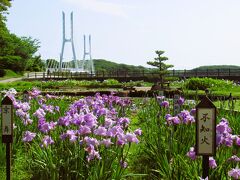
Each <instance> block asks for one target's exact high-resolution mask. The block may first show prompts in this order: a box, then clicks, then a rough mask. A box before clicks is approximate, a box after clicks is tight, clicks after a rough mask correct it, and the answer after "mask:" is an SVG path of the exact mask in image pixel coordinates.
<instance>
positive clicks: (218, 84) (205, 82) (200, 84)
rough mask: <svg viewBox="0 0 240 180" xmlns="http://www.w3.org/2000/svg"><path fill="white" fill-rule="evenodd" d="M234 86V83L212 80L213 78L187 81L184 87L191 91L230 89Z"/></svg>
mask: <svg viewBox="0 0 240 180" xmlns="http://www.w3.org/2000/svg"><path fill="white" fill-rule="evenodd" d="M232 85H233V82H232V81H226V80H220V79H212V78H191V79H188V80H186V81H185V83H184V86H185V88H187V89H190V90H205V89H212V90H213V89H217V88H223V89H225V88H229V87H231V86H232Z"/></svg>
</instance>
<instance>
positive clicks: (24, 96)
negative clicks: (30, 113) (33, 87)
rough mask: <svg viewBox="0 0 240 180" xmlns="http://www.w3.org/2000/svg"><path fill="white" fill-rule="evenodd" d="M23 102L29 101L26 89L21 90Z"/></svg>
mask: <svg viewBox="0 0 240 180" xmlns="http://www.w3.org/2000/svg"><path fill="white" fill-rule="evenodd" d="M23 102H29V94H28V91H27V90H25V91H23Z"/></svg>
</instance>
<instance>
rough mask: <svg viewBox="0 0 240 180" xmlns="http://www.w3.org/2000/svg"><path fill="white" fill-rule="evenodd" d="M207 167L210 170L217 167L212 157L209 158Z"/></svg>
mask: <svg viewBox="0 0 240 180" xmlns="http://www.w3.org/2000/svg"><path fill="white" fill-rule="evenodd" d="M209 167H210V168H212V169H214V168H216V167H217V163H216V161H215V159H213V157H209Z"/></svg>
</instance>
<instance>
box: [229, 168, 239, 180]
mask: <svg viewBox="0 0 240 180" xmlns="http://www.w3.org/2000/svg"><path fill="white" fill-rule="evenodd" d="M228 176H230V177H233V178H234V179H239V178H240V169H239V168H235V169H234V168H233V169H231V170H230V171H228Z"/></svg>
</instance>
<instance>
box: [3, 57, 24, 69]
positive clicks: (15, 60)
mask: <svg viewBox="0 0 240 180" xmlns="http://www.w3.org/2000/svg"><path fill="white" fill-rule="evenodd" d="M0 68H2V69H11V70H13V71H15V72H22V71H23V70H24V64H23V63H22V58H21V57H20V56H0Z"/></svg>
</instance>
